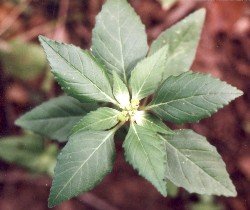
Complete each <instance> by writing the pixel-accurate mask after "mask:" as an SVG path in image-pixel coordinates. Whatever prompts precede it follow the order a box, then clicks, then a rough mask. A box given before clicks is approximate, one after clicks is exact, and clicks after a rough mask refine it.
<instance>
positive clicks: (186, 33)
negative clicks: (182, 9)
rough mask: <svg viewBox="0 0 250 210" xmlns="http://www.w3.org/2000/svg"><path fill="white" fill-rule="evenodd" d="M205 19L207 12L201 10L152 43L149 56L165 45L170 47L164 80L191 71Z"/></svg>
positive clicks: (163, 33)
mask: <svg viewBox="0 0 250 210" xmlns="http://www.w3.org/2000/svg"><path fill="white" fill-rule="evenodd" d="M204 19H205V10H204V9H200V10H198V11H196V12H194V13H192V14H191V15H189V16H187V17H186V18H184V19H183V20H181V21H180V22H178V23H177V24H175V25H173V26H172V27H170V28H169V29H167V30H166V31H164V32H162V33H161V34H160V36H159V37H158V38H157V39H156V40H155V41H154V42H153V43H152V45H151V48H150V51H149V55H152V54H154V53H156V52H157V51H158V50H159V49H160V48H162V47H163V46H165V45H167V46H169V48H168V52H167V59H166V62H165V67H166V71H165V72H164V75H163V80H165V79H166V78H168V77H169V76H171V75H175V76H176V75H179V74H180V73H183V72H185V71H188V70H189V69H190V67H191V65H192V63H193V60H194V58H195V53H196V48H197V46H198V43H199V39H200V34H201V30H202V26H203V23H204Z"/></svg>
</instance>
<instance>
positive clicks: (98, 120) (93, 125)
mask: <svg viewBox="0 0 250 210" xmlns="http://www.w3.org/2000/svg"><path fill="white" fill-rule="evenodd" d="M119 114H120V112H119V111H117V110H115V109H111V108H108V107H102V108H99V109H97V110H96V111H92V112H90V113H88V114H87V115H86V116H85V117H83V118H82V120H81V121H80V122H78V123H77V124H76V126H74V128H73V129H72V132H73V133H76V132H79V131H84V130H96V131H101V130H107V129H110V128H112V127H114V126H115V125H116V124H117V123H118V122H119V121H118V115H119Z"/></svg>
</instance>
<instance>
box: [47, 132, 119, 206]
mask: <svg viewBox="0 0 250 210" xmlns="http://www.w3.org/2000/svg"><path fill="white" fill-rule="evenodd" d="M113 137H114V130H111V131H80V132H78V133H75V134H73V135H72V136H71V137H70V139H69V141H68V143H67V144H66V146H65V147H64V148H63V150H62V152H61V153H60V154H59V156H58V162H57V165H56V168H55V177H54V180H53V183H52V188H51V191H50V197H49V207H53V206H55V205H57V204H60V203H61V202H63V201H65V200H68V199H70V198H72V197H74V196H77V195H78V194H80V193H83V192H86V191H88V190H90V189H92V188H93V187H94V186H95V185H96V184H98V183H99V182H100V181H101V180H102V179H103V177H104V176H105V175H106V174H107V173H109V172H110V171H111V170H112V166H113V162H114V155H115V148H114V141H113Z"/></svg>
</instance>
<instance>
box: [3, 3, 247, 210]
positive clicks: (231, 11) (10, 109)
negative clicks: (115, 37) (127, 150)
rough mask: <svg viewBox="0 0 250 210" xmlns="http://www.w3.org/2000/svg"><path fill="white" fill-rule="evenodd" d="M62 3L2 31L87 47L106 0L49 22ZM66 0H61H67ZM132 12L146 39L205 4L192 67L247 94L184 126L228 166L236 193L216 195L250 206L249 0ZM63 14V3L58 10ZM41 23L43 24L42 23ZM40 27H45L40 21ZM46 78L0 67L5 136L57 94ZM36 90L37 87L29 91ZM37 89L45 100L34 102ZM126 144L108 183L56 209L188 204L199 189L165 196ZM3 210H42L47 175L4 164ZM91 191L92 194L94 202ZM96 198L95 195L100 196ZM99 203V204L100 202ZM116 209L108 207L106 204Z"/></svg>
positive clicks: (243, 208)
mask: <svg viewBox="0 0 250 210" xmlns="http://www.w3.org/2000/svg"><path fill="white" fill-rule="evenodd" d="M1 2H2V3H0V23H1V20H3V18H4V17H6V15H7V14H9V12H10V11H11V10H12V9H13V8H12V7H13V6H12V5H11V4H9V3H8V1H1ZM55 2H57V1H52V0H41V1H37V0H33V1H31V3H30V6H29V9H28V11H27V12H25V13H23V14H22V15H20V16H19V17H18V18H17V20H16V21H15V22H14V23H13V25H12V26H11V28H10V30H9V31H8V32H6V33H4V34H3V35H2V37H0V38H1V39H3V40H9V39H11V38H14V37H17V36H18V37H21V38H23V39H26V40H28V41H34V42H37V39H36V36H37V35H38V34H41V33H42V34H46V35H49V36H51V37H53V38H57V39H61V40H64V41H68V42H71V43H74V44H76V45H79V46H81V47H83V48H87V47H89V45H90V40H91V30H92V28H93V26H94V20H95V16H96V14H97V12H98V11H99V10H100V7H101V4H102V1H101V0H99V1H98V0H96V1H95V0H88V1H77V0H72V1H70V5H69V11H68V18H67V20H66V21H65V22H63V21H62V22H63V23H61V24H57V27H56V28H55V27H54V26H51V25H50V23H51V21H53V20H57V13H58V10H59V8H60V5H59V4H58V3H55ZM62 2H63V1H62ZM130 2H131V3H132V5H133V6H134V7H135V10H136V11H137V12H138V14H139V15H140V16H141V18H142V21H143V22H144V23H145V24H146V28H147V33H148V37H149V38H148V40H149V43H150V42H151V41H152V39H154V38H156V37H157V36H158V34H159V33H160V32H161V31H162V30H164V29H165V28H167V27H169V26H170V25H172V24H173V23H175V22H176V21H178V20H180V19H181V18H183V17H184V16H186V15H187V14H189V13H191V12H192V11H194V10H196V9H198V8H200V7H206V8H207V18H206V23H205V26H204V30H203V33H202V39H201V42H200V45H199V49H198V53H197V57H196V60H195V62H194V64H193V68H192V69H193V70H194V71H199V72H206V73H210V74H212V75H214V76H216V77H219V78H221V79H222V80H225V81H227V82H229V83H230V84H232V85H234V86H236V87H238V88H239V89H241V90H243V91H244V92H245V94H244V95H243V96H242V97H240V98H239V99H237V100H236V101H234V102H232V103H231V104H230V105H228V106H227V107H225V108H223V109H222V110H220V111H219V112H218V113H216V114H214V115H213V116H212V117H211V118H209V119H205V120H202V121H201V122H200V123H196V124H192V125H185V126H182V127H189V128H193V129H194V130H195V131H196V132H198V133H200V134H202V135H205V136H207V137H208V139H209V141H210V142H211V143H212V144H213V145H215V146H216V147H217V149H218V151H219V153H220V154H221V155H222V157H223V160H224V161H225V163H226V165H227V169H228V172H229V173H230V176H231V178H232V180H233V182H234V184H235V185H236V188H237V192H238V196H237V197H236V198H225V197H216V201H217V202H219V203H221V204H223V205H224V206H225V209H229V210H231V209H232V210H247V209H250V182H249V181H250V141H249V140H250V138H249V137H250V110H249V99H250V91H249V90H250V80H249V77H250V69H249V67H250V2H247V1H240V2H239V1H227V2H224V1H185V0H183V1H180V2H179V3H177V4H176V5H174V6H173V7H172V8H170V9H169V10H163V9H161V7H160V5H159V4H158V3H157V2H156V1H154V0H131V1H130ZM61 12H63V9H62V10H61ZM37 26H39V27H37ZM40 26H41V27H40ZM41 81H42V78H39V79H37V80H35V81H29V82H22V81H19V80H16V79H14V78H10V77H7V76H6V75H5V74H4V73H3V69H1V67H0V135H1V136H6V135H10V134H17V133H19V130H18V129H17V128H16V127H14V126H13V122H14V120H15V119H16V118H17V117H18V115H20V114H21V113H23V112H24V111H26V110H28V109H30V107H33V106H34V105H35V104H38V103H40V101H41V100H46V99H48V98H49V97H52V96H54V95H55V94H56V95H58V94H59V93H60V88H58V86H55V87H54V89H53V91H51V93H47V94H44V93H42V92H41V90H40V85H41ZM30 90H32V91H33V92H32V91H30ZM34 94H38V95H39V97H40V99H39V100H38V99H37V100H38V101H37V100H34V97H33V95H34ZM122 152H123V151H122V148H121V142H120V141H117V159H116V163H115V166H114V170H113V172H112V173H111V174H109V175H108V176H107V177H106V178H105V179H104V181H103V182H102V183H101V184H100V185H98V186H97V187H96V188H95V189H94V190H92V191H91V193H92V194H90V197H87V196H86V197H85V198H84V197H83V202H82V203H80V202H79V200H76V199H72V200H70V201H68V202H65V203H64V204H62V205H60V206H58V207H55V208H54V209H57V210H59V209H60V210H75V209H78V210H79V209H98V207H95V204H96V203H98V199H101V202H102V201H105V202H107V203H109V204H110V205H112V206H113V207H116V208H117V209H121V210H122V209H124V210H125V209H126V210H127V209H131V210H133V209H136V210H140V209H141V210H145V209H146V210H155V209H157V210H160V209H180V210H182V209H188V205H189V204H190V202H191V201H194V202H195V201H197V200H198V197H197V196H196V195H190V194H188V193H186V192H185V191H184V190H183V189H180V190H179V193H178V196H177V197H176V198H163V197H162V196H161V195H160V194H159V193H158V192H157V191H156V190H155V189H154V188H153V187H152V185H151V184H149V183H148V182H147V181H145V180H144V179H143V178H141V177H139V176H138V175H137V172H135V171H134V170H133V169H132V168H131V167H130V166H129V165H128V164H127V163H125V161H124V159H123V155H122ZM0 171H1V173H0V209H1V210H45V209H48V208H47V197H48V193H49V187H50V179H49V178H47V177H44V176H39V177H37V178H35V177H33V176H31V175H29V174H28V173H27V172H26V171H24V170H23V169H21V168H19V167H17V166H13V165H8V164H6V163H4V162H1V163H0ZM91 195H94V198H93V199H94V200H93V199H92V200H91ZM96 199H97V200H96ZM101 206H102V205H101ZM105 208H106V209H111V207H104V209H105Z"/></svg>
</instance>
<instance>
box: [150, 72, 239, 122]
mask: <svg viewBox="0 0 250 210" xmlns="http://www.w3.org/2000/svg"><path fill="white" fill-rule="evenodd" d="M240 95H242V91H240V90H238V89H236V88H235V87H232V86H231V85H229V84H227V83H226V82H222V81H220V80H219V79H216V78H213V77H211V76H210V75H206V74H200V73H193V72H186V73H183V74H181V75H179V76H176V77H175V76H171V77H169V78H168V79H167V80H166V81H165V82H164V83H163V84H162V86H161V87H160V89H159V90H158V92H157V93H156V95H155V98H154V99H153V101H152V102H151V103H150V105H149V106H148V107H146V109H152V111H154V112H155V113H156V114H158V115H159V116H161V118H163V119H164V120H169V121H172V122H175V123H186V122H196V121H198V120H200V119H203V118H205V117H208V116H211V114H213V113H215V112H216V111H217V110H218V109H219V108H222V107H223V106H224V105H226V104H228V103H229V102H230V101H232V100H233V99H235V98H237V97H239V96H240Z"/></svg>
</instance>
